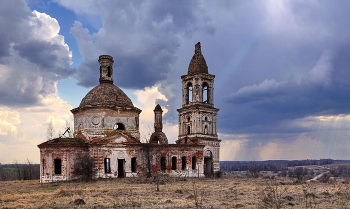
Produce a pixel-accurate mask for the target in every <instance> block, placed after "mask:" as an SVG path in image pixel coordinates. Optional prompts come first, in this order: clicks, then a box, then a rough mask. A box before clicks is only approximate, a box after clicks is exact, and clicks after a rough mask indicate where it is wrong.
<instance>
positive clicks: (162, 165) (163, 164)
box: [160, 157, 166, 171]
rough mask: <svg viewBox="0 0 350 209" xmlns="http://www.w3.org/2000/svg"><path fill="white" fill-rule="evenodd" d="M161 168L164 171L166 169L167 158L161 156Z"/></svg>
mask: <svg viewBox="0 0 350 209" xmlns="http://www.w3.org/2000/svg"><path fill="white" fill-rule="evenodd" d="M160 169H161V170H162V171H165V170H166V159H165V157H161V158H160Z"/></svg>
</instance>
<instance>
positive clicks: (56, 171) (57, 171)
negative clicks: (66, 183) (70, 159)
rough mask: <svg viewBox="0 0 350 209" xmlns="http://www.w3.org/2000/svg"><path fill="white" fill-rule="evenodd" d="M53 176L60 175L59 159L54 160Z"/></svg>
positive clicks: (60, 163) (60, 164) (60, 161)
mask: <svg viewBox="0 0 350 209" xmlns="http://www.w3.org/2000/svg"><path fill="white" fill-rule="evenodd" d="M54 164H55V174H62V160H61V159H55V160H54Z"/></svg>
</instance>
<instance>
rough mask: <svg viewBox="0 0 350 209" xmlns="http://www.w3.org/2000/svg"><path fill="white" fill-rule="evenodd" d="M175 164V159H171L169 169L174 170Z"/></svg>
mask: <svg viewBox="0 0 350 209" xmlns="http://www.w3.org/2000/svg"><path fill="white" fill-rule="evenodd" d="M176 163H177V159H176V157H172V158H171V169H172V170H176Z"/></svg>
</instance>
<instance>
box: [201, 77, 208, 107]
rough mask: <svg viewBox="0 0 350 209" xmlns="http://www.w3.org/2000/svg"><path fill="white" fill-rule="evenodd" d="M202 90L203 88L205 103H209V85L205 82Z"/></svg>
mask: <svg viewBox="0 0 350 209" xmlns="http://www.w3.org/2000/svg"><path fill="white" fill-rule="evenodd" d="M202 88H203V91H202V95H203V102H204V103H209V102H208V99H209V95H208V92H209V91H208V83H206V82H204V83H203V86H202Z"/></svg>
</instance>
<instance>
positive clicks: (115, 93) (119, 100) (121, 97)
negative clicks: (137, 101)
mask: <svg viewBox="0 0 350 209" xmlns="http://www.w3.org/2000/svg"><path fill="white" fill-rule="evenodd" d="M111 105H116V106H126V107H134V105H133V104H132V101H131V100H130V98H129V97H128V96H127V95H126V94H125V93H124V92H123V91H122V90H121V89H120V88H119V87H118V86H115V85H114V84H111V83H101V84H99V85H98V86H96V87H94V88H93V89H92V90H91V91H89V93H87V94H86V96H85V97H84V98H83V99H82V100H81V103H80V105H79V107H80V108H83V107H85V106H111Z"/></svg>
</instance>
